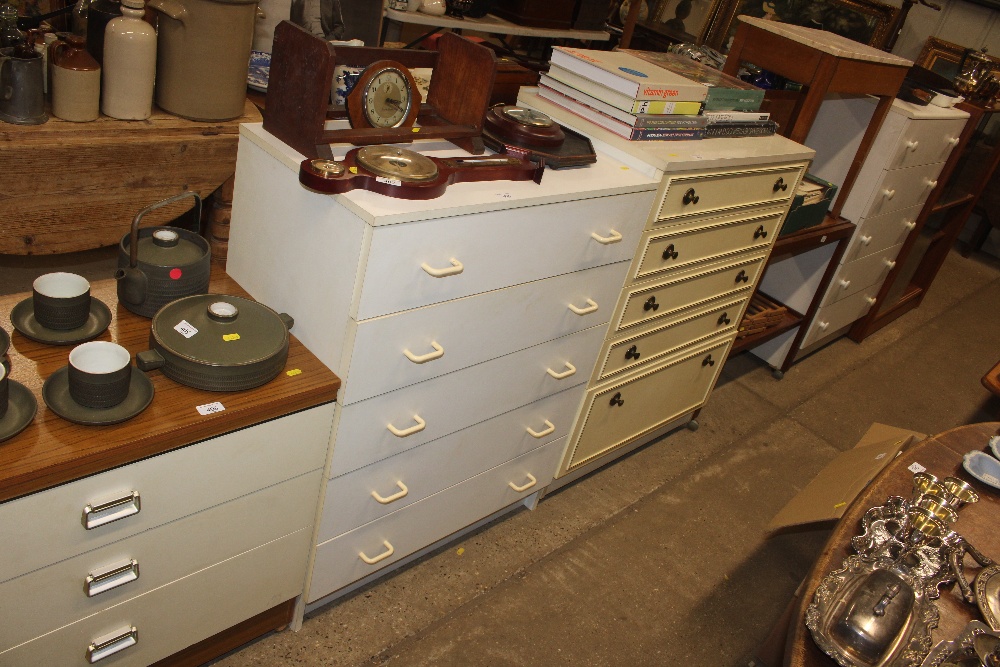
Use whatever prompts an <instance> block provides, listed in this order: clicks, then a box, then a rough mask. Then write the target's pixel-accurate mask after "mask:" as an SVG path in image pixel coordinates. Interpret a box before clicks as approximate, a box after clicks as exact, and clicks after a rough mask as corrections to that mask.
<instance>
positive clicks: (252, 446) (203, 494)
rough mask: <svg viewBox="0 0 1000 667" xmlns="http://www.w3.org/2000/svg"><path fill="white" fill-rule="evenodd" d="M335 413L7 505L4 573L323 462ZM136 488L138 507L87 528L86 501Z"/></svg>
mask: <svg viewBox="0 0 1000 667" xmlns="http://www.w3.org/2000/svg"><path fill="white" fill-rule="evenodd" d="M193 409H194V407H193V406H192V410H193ZM332 415H333V404H329V405H322V406H319V407H316V408H312V409H310V410H305V411H303V412H299V413H296V414H294V415H289V416H287V417H282V418H281V419H275V420H272V421H269V422H264V423H263V424H258V425H256V426H253V427H251V428H245V429H242V430H240V431H235V432H233V433H228V434H226V435H223V436H220V437H218V438H213V439H211V440H207V441H205V442H202V443H198V444H195V445H191V446H188V447H184V448H182V449H178V450H176V451H173V452H168V453H166V454H161V455H160V456H155V457H153V458H150V459H146V460H144V461H139V462H138V463H133V464H131V465H127V466H124V467H121V468H118V469H115V470H110V471H108V472H105V473H101V474H99V475H93V476H91V477H87V478H85V479H81V480H79V481H76V482H73V483H70V484H65V485H63V486H59V487H56V488H54V489H50V490H48V491H42V492H40V493H36V494H34V495H31V496H25V497H24V498H19V499H17V500H12V501H9V502H7V503H4V504H3V505H0V526H3V527H4V528H3V532H4V540H3V542H2V544H0V581H5V580H7V579H10V578H13V577H16V576H17V575H19V574H23V573H25V572H29V571H31V570H35V569H38V568H40V567H43V566H45V565H49V564H50V563H55V562H57V561H60V560H63V559H64V558H68V557H70V556H74V555H76V554H79V553H83V552H85V551H90V550H91V549H96V548H97V547H100V546H103V545H105V544H110V543H111V542H114V541H116V540H120V539H122V538H125V537H128V536H130V535H134V534H136V533H139V532H141V531H144V530H148V529H149V528H153V527H155V526H159V525H162V524H164V523H167V522H168V521H173V520H174V519H179V518H180V517H183V516H187V515H188V514H192V513H194V512H198V511H200V510H203V509H205V508H207V507H212V506H213V505H218V504H220V503H224V502H226V501H228V500H232V499H233V498H238V497H239V496H242V495H245V494H247V493H251V492H253V491H256V490H258V489H261V488H264V487H265V486H270V485H271V484H275V483H277V482H280V481H283V480H286V479H291V478H292V477H297V476H299V475H301V474H303V473H306V472H309V471H310V470H316V469H319V468H322V467H323V462H324V459H325V457H326V449H327V446H328V443H329V436H330V425H331V423H332ZM275 443H280V445H276V444H275ZM276 452H277V453H276ZM133 492H136V493H138V494H139V511H138V513H132V514H129V513H131V512H133V511H134V507H135V506H134V504H133V503H132V502H131V501H129V502H127V503H123V504H122V505H121V506H120V507H121V508H122V509H123V512H122V513H123V514H129V515H128V516H125V517H124V518H121V519H119V520H117V521H113V522H110V523H105V524H103V525H100V526H98V527H95V528H93V529H91V530H87V529H86V528H84V525H83V518H84V508H85V507H87V506H91V507H96V506H97V505H99V504H103V503H109V502H111V501H114V500H118V499H126V498H129V497H130V496H131V494H132V493H133Z"/></svg>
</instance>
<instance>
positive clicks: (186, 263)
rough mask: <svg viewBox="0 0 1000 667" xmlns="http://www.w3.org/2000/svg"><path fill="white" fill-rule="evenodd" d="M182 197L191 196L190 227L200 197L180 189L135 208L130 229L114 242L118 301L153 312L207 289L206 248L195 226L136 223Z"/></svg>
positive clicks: (208, 262) (198, 212)
mask: <svg viewBox="0 0 1000 667" xmlns="http://www.w3.org/2000/svg"><path fill="white" fill-rule="evenodd" d="M185 197H194V200H195V207H194V215H195V218H194V220H195V222H194V227H195V229H196V230H197V228H198V225H199V223H200V221H201V197H199V196H198V194H197V193H195V192H190V191H189V192H182V193H181V194H179V195H174V196H173V197H168V198H167V199H164V200H163V201H160V202H157V203H155V204H152V205H150V206H147V207H146V208H144V209H142V210H141V211H139V212H138V213H137V214H136V215H135V218H134V219H133V220H132V229H131V231H130V232H129V233H128V234H126V235H125V236H124V237H123V238H122V240H121V243H120V244H119V245H118V270H117V271H115V279H116V280H117V281H118V301H119V302H121V304H122V305H123V306H125V308H127V309H128V310H130V311H131V312H133V313H135V314H136V315H141V316H142V317H153V315H155V314H156V312H157V311H158V310H159V309H160V308H162V307H163V306H165V305H167V304H168V303H170V302H171V301H175V300H176V299H180V298H182V297H185V296H190V295H192V294H205V293H206V292H208V281H209V277H210V273H211V268H212V267H211V249H210V247H209V245H208V241H206V240H205V239H204V238H202V237H201V236H199V235H198V233H197V232H196V231H194V232H192V231H188V230H186V229H181V228H178V227H165V226H164V227H146V228H145V229H141V230H140V229H139V222H140V221H141V220H142V216H144V215H145V214H146V213H149V212H150V211H152V210H154V209H157V208H161V207H163V206H166V205H168V204H172V203H174V202H176V201H179V200H181V199H183V198H185Z"/></svg>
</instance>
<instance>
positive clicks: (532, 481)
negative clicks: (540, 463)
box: [507, 472, 538, 493]
mask: <svg viewBox="0 0 1000 667" xmlns="http://www.w3.org/2000/svg"><path fill="white" fill-rule="evenodd" d="M524 474H525V475H527V476H528V483H527V484H525V485H524V486H518V485H517V484H515V483H514V482H507V486H509V487H510V488H512V489H514V490H515V491H517V492H518V493H521V492H522V491H527V490H528V489H530V488H531V487H533V486H534V485H535V484H538V480H537V479H535V476H534V475H532V474H531V473H530V472H526V473H524Z"/></svg>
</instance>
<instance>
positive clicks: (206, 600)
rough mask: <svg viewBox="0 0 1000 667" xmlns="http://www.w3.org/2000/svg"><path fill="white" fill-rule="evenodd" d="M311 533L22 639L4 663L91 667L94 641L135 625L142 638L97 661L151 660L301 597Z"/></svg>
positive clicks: (0, 657) (0, 656)
mask: <svg viewBox="0 0 1000 667" xmlns="http://www.w3.org/2000/svg"><path fill="white" fill-rule="evenodd" d="M311 532H312V531H309V530H300V531H297V532H295V533H293V534H291V535H288V536H286V537H283V538H281V539H279V540H275V541H273V542H269V543H268V544H265V545H264V546H261V547H258V548H256V549H254V550H253V551H249V552H247V553H244V554H241V555H240V556H237V557H235V558H232V559H230V560H227V561H224V562H222V563H219V564H218V565H215V566H213V567H210V568H208V569H207V570H202V571H200V572H197V573H195V574H193V575H191V576H189V577H185V578H184V579H180V580H178V581H175V582H174V583H172V584H170V585H169V586H165V587H162V588H159V589H157V590H154V591H151V592H149V593H146V594H145V595H142V596H140V597H137V598H134V599H132V600H129V601H128V602H126V603H124V604H121V605H117V606H115V607H112V608H110V609H108V610H106V611H103V612H101V613H99V614H95V615H93V616H88V617H87V618H84V619H82V620H80V621H78V622H76V623H73V624H72V625H68V626H66V627H64V628H61V629H59V630H57V631H56V632H53V633H51V634H48V635H45V636H43V637H39V638H38V639H35V640H33V641H30V642H28V643H27V644H21V645H20V646H18V647H17V648H14V649H11V650H10V651H7V652H5V653H0V665H4V667H21V666H22V665H23V666H24V667H34V666H35V665H59V667H75V666H79V667H89V665H90V664H91V663H90V662H89V661H88V660H87V652H88V646H90V645H91V644H94V643H95V642H100V641H101V640H109V639H111V638H114V637H116V636H119V635H121V634H122V632H123V631H124V630H127V629H128V628H131V627H134V628H135V629H136V631H137V637H136V638H137V641H136V642H135V643H134V644H133V645H131V646H128V647H127V648H124V649H123V650H121V651H119V652H117V653H114V654H113V655H109V656H108V657H106V658H104V659H102V660H100V661H99V662H98V663H97V664H99V665H115V666H116V667H125V666H128V667H131V666H133V665H135V666H137V667H143V666H145V665H150V664H152V663H154V662H156V661H157V660H161V659H163V658H165V657H167V656H169V655H171V654H173V653H176V652H177V651H179V650H181V649H183V648H186V647H188V646H190V645H191V644H194V643H197V642H199V641H201V640H203V639H207V638H208V637H211V636H212V635H214V634H216V633H219V632H222V631H223V630H225V629H227V628H229V627H231V626H233V625H235V624H237V623H240V622H242V621H244V620H246V619H248V618H250V617H251V616H254V615H256V614H259V613H261V612H263V611H266V610H267V609H270V608H271V607H274V606H275V605H277V604H280V603H281V602H284V601H286V600H290V599H292V598H293V597H295V596H296V595H298V594H299V593H300V592H301V591H302V587H303V584H304V580H303V575H304V568H302V567H299V565H298V563H300V562H301V561H302V560H303V558H304V554H306V553H308V549H309V538H310V535H311ZM264 582H266V585H265V584H264ZM126 643H127V642H123V643H122V644H119V645H121V646H123V645H124V644H126Z"/></svg>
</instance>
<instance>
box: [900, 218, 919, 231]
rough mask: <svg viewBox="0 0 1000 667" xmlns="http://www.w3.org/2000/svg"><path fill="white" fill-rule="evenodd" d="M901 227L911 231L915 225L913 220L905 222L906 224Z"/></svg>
mask: <svg viewBox="0 0 1000 667" xmlns="http://www.w3.org/2000/svg"><path fill="white" fill-rule="evenodd" d="M903 226H904V227H906V228H907V229H913V228H914V227H916V226H917V223H916V222H914V221H913V220H907V221H906V222H904V223H903Z"/></svg>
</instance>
